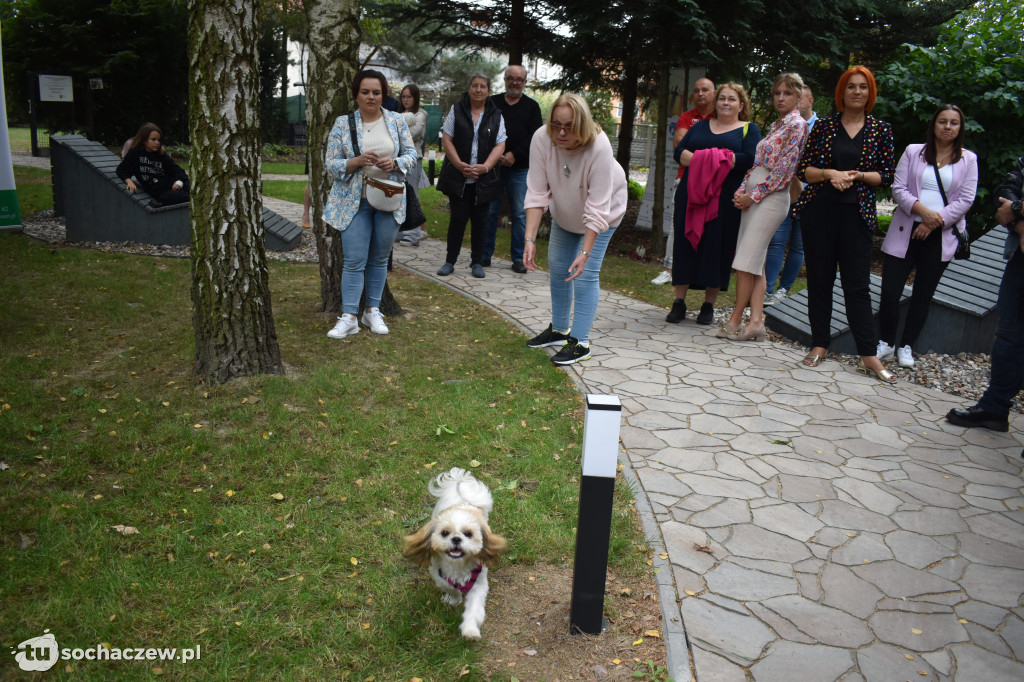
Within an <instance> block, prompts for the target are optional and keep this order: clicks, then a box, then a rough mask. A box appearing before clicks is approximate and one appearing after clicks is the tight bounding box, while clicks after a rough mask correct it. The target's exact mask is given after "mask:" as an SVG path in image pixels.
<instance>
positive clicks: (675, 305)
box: [665, 298, 686, 324]
mask: <svg viewBox="0 0 1024 682" xmlns="http://www.w3.org/2000/svg"><path fill="white" fill-rule="evenodd" d="M685 319H686V301H684V300H683V299H681V298H677V299H676V300H674V301H673V302H672V310H670V311H669V313H668V315H666V316H665V321H666V322H671V323H672V324H679V323H680V322H682V321H683V320H685Z"/></svg>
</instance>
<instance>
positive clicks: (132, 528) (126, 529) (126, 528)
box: [110, 523, 139, 535]
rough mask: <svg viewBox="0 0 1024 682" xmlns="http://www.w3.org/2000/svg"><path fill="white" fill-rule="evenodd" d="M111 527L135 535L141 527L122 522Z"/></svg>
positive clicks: (122, 532)
mask: <svg viewBox="0 0 1024 682" xmlns="http://www.w3.org/2000/svg"><path fill="white" fill-rule="evenodd" d="M110 528H111V530H116V531H117V532H118V533H120V534H121V535H135V534H137V533H138V532H139V529H138V528H136V527H135V526H125V525H123V524H120V523H119V524H117V525H116V526H111V527H110Z"/></svg>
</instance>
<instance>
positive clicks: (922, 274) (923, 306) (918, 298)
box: [878, 227, 949, 347]
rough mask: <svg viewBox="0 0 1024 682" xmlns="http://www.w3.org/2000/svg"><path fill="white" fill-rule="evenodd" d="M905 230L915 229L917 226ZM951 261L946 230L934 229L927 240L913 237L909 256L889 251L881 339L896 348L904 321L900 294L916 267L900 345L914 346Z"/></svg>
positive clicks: (881, 307) (880, 313)
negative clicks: (945, 246) (945, 251)
mask: <svg viewBox="0 0 1024 682" xmlns="http://www.w3.org/2000/svg"><path fill="white" fill-rule="evenodd" d="M904 229H909V230H912V229H914V228H913V227H908V228H904ZM947 265H949V263H946V262H943V260H942V230H933V231H932V233H931V234H930V235H928V237H927V238H925V239H911V240H910V245H909V246H908V247H907V255H906V256H905V257H904V258H897V257H896V256H891V255H889V254H885V262H884V263H883V265H882V302H881V305H879V307H878V338H880V339H881V340H882V341H885V342H886V343H887V344H889V345H890V346H893V347H896V346H897V343H896V328H897V327H898V326H899V322H900V296H901V295H902V294H903V285H904V284H906V283H907V276H908V275H910V271H911V270H913V269H914V268H916V269H917V274H916V275H915V276H914V293H913V294H912V295H911V297H910V309H909V310H908V311H907V321H906V324H904V325H903V336H902V339H901V341H900V342H899V344H898V345H900V346H911V347H912V346H913V345H914V344H915V343H916V342H917V337H918V336H919V335H920V334H921V328H922V327H924V323H925V321H927V319H928V309H929V308H930V307H931V303H932V297H933V296H934V295H935V289H936V287H938V286H939V280H940V279H942V273H944V272H945V271H946V266H947Z"/></svg>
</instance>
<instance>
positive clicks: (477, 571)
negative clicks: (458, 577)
mask: <svg viewBox="0 0 1024 682" xmlns="http://www.w3.org/2000/svg"><path fill="white" fill-rule="evenodd" d="M482 570H484V565H483V564H477V565H476V568H474V569H473V572H472V573H471V574H470V575H469V580H467V581H466V582H465V584H463V585H460V584H459V583H457V582H455V581H454V580H452V579H451V578H449V577H448V576H446V575H445V574H444V572H443V571H442V570H441V568H440V567H438V569H437V574H438V575H439V576H441V577H442V578H444V579H445V580H447V581H448V584H449V585H451V586H452V587H454V588H455V589H456V590H458V591H459V592H461V593H462V594H466V593H467V592H469V591H470V590H471V589H473V585H476V579H477V578H478V577H480V571H482Z"/></svg>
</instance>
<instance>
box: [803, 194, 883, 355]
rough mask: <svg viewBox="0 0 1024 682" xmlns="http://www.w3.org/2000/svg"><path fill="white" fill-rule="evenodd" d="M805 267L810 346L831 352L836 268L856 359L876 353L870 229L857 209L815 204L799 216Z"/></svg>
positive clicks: (845, 205)
mask: <svg viewBox="0 0 1024 682" xmlns="http://www.w3.org/2000/svg"><path fill="white" fill-rule="evenodd" d="M800 226H801V227H802V228H803V231H804V267H806V268H807V316H808V318H809V320H810V323H811V346H812V347H821V348H828V344H829V340H830V338H829V337H830V336H831V326H832V287H833V285H834V284H835V282H836V266H837V265H838V266H839V269H840V271H841V272H842V283H843V297H844V298H845V300H846V318H847V320H848V321H849V323H850V331H851V332H852V333H853V340H854V342H855V343H856V344H857V354H858V355H864V356H871V355H874V354H875V353H876V351H877V349H878V339H877V338H875V323H874V319H873V317H872V314H871V289H870V283H871V230H869V229H868V226H867V225H865V224H864V221H863V220H861V217H860V213H859V211H858V208H857V204H840V203H831V202H828V201H822V200H820V199H819V200H818V201H814V202H812V203H811V204H810V205H809V206H807V208H805V209H804V211H803V213H802V214H801V216H800Z"/></svg>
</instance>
